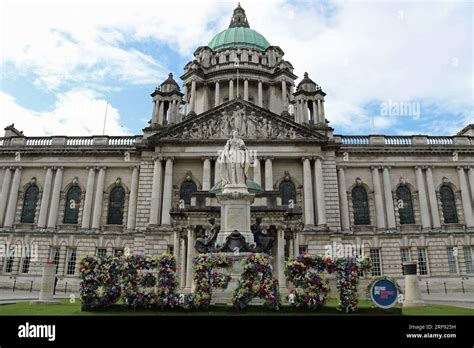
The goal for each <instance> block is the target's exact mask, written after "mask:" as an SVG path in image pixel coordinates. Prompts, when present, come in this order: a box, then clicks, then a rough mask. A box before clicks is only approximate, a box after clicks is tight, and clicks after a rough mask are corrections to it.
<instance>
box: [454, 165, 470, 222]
mask: <svg viewBox="0 0 474 348" xmlns="http://www.w3.org/2000/svg"><path fill="white" fill-rule="evenodd" d="M457 169H458V180H459V186H460V188H461V199H462V207H463V211H464V221H465V222H466V227H473V226H474V222H473V221H472V204H471V196H470V195H469V187H468V186H467V180H466V175H465V173H464V167H461V166H459V167H458V168H457Z"/></svg>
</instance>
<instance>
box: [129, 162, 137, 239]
mask: <svg viewBox="0 0 474 348" xmlns="http://www.w3.org/2000/svg"><path fill="white" fill-rule="evenodd" d="M137 198H138V167H133V168H132V184H131V185H130V197H129V199H128V216H127V229H129V230H133V229H134V228H135V221H136V218H137Z"/></svg>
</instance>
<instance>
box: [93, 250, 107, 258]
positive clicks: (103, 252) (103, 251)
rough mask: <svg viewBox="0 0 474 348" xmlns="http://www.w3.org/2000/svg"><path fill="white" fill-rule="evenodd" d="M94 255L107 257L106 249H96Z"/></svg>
mask: <svg viewBox="0 0 474 348" xmlns="http://www.w3.org/2000/svg"><path fill="white" fill-rule="evenodd" d="M95 255H96V256H97V257H106V256H107V249H106V248H97V250H96V252H95Z"/></svg>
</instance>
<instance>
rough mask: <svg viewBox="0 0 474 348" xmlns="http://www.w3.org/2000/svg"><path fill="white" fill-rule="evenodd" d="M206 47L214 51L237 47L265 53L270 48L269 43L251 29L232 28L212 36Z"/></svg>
mask: <svg viewBox="0 0 474 348" xmlns="http://www.w3.org/2000/svg"><path fill="white" fill-rule="evenodd" d="M208 46H209V47H210V48H211V49H212V50H214V51H218V50H222V49H224V48H237V47H247V48H253V49H257V50H262V51H265V50H266V49H267V48H268V47H270V43H269V42H268V41H267V39H265V37H264V36H263V35H262V34H260V33H258V32H256V31H255V30H253V29H250V28H245V27H234V28H228V29H226V30H224V31H222V32H220V33H219V34H217V35H216V36H214V38H213V39H212V40H211V41H210V42H209V45H208Z"/></svg>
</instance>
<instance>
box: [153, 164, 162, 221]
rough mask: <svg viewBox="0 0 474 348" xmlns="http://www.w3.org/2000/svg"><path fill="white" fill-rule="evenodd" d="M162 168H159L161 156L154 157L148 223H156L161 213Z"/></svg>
mask: <svg viewBox="0 0 474 348" xmlns="http://www.w3.org/2000/svg"><path fill="white" fill-rule="evenodd" d="M162 172H163V170H162V168H161V158H159V157H157V158H155V166H154V169H153V185H152V189H151V204H150V225H157V224H159V223H160V213H161V192H162V190H161V181H162V176H163V174H162Z"/></svg>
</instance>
